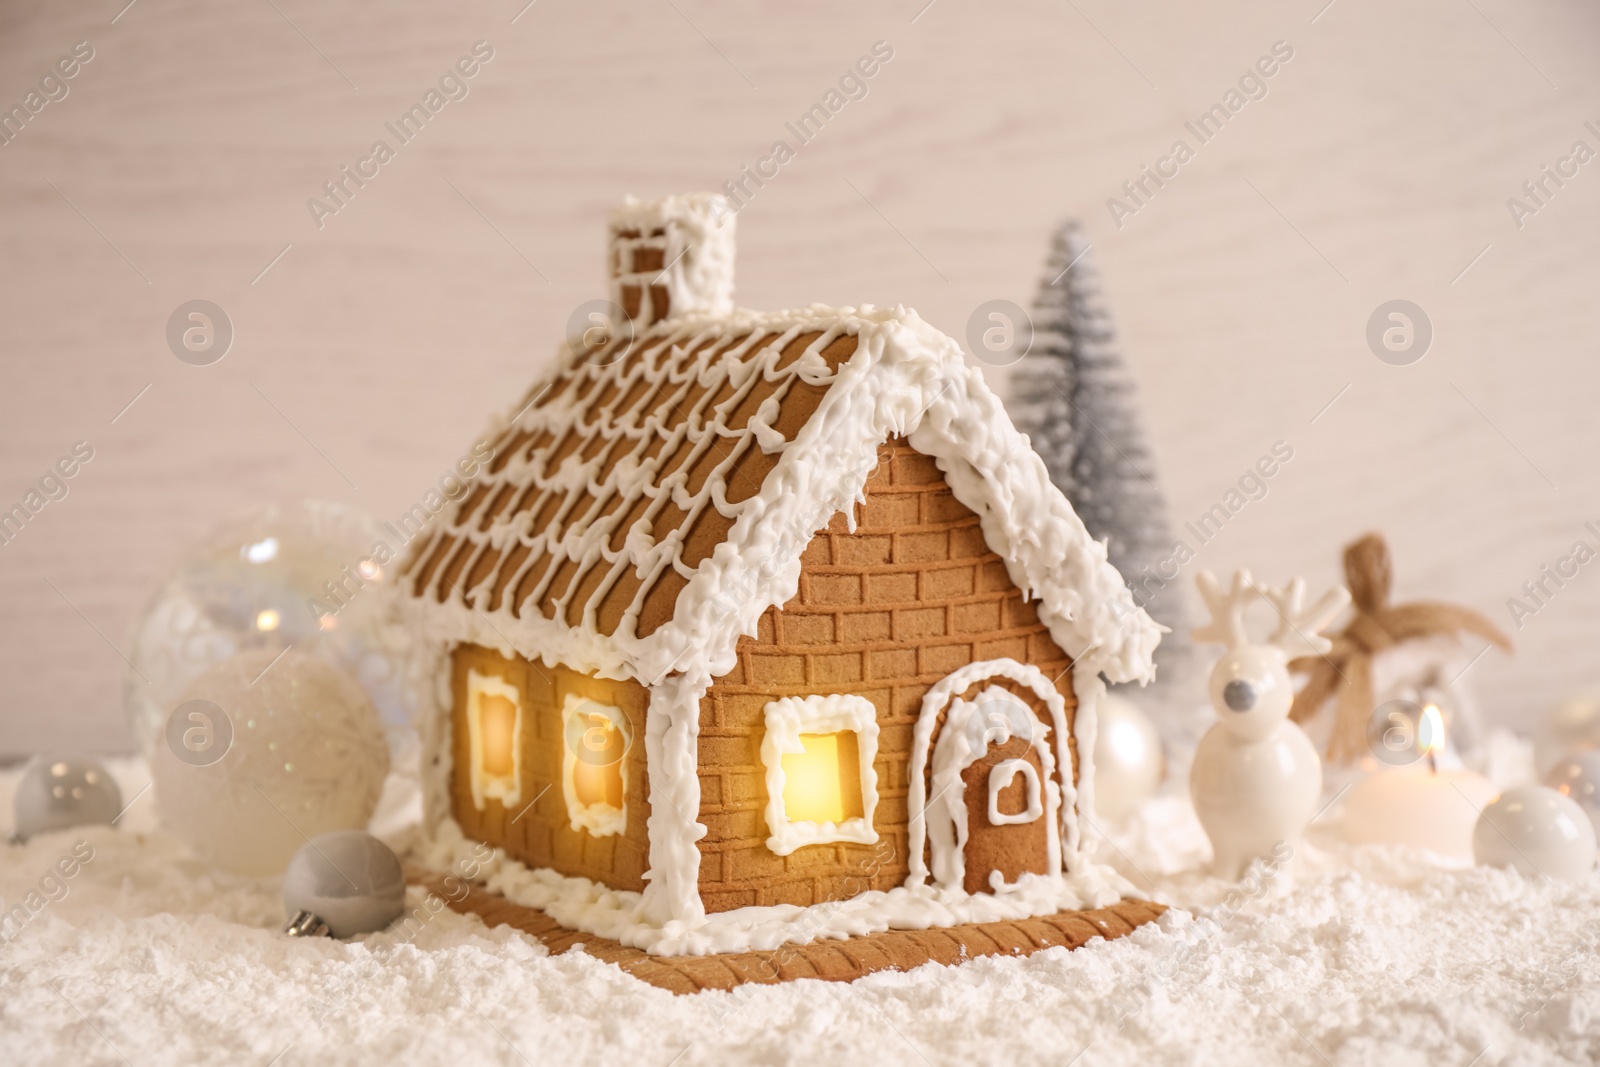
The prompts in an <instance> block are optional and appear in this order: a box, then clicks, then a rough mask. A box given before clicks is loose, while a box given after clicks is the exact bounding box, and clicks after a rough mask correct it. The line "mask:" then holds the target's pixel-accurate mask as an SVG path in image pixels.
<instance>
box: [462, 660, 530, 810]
mask: <svg viewBox="0 0 1600 1067" xmlns="http://www.w3.org/2000/svg"><path fill="white" fill-rule="evenodd" d="M485 696H497V697H504V698H505V699H507V700H509V701H511V708H512V712H511V716H512V718H511V773H510V774H508V775H496V774H490V773H489V772H488V771H486V770H484V766H483V722H482V719H483V708H482V707H481V706H480V701H481V699H482V698H483V697H485ZM464 718H465V719H466V720H467V739H468V750H469V752H470V757H469V758H470V759H471V762H472V774H471V775H470V780H471V784H472V804H473V806H474V807H476V808H477V809H478V810H479V811H482V810H483V809H484V806H485V804H486V803H487V802H488V801H490V800H498V801H499V802H500V803H501V804H502V805H504V806H505V807H508V808H514V807H516V805H517V804H519V803H521V801H522V724H523V710H522V694H521V693H520V692H518V691H517V687H516V686H514V685H512V684H511V683H510V682H508V681H506V680H505V679H504V678H501V677H500V676H499V675H494V674H479V673H478V672H477V671H475V670H469V671H467V714H466V715H465V716H464Z"/></svg>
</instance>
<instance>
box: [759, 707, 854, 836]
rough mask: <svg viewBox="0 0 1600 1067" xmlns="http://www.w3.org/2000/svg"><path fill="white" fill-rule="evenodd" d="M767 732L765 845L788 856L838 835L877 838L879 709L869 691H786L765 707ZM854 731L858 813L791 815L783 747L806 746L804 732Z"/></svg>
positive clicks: (763, 753)
mask: <svg viewBox="0 0 1600 1067" xmlns="http://www.w3.org/2000/svg"><path fill="white" fill-rule="evenodd" d="M764 711H765V715H766V734H765V736H764V737H762V739H761V762H762V764H763V765H765V767H766V768H767V829H768V831H769V832H770V836H769V837H768V838H767V848H769V849H771V850H772V851H773V852H775V853H776V854H778V855H779V856H787V855H789V853H791V852H793V851H794V850H795V849H797V848H804V847H805V846H807V845H822V844H828V843H829V842H834V841H853V842H856V843H857V844H862V845H871V844H876V843H877V840H878V831H877V830H875V829H874V828H873V825H872V819H873V815H874V814H875V813H876V812H877V810H878V772H877V769H876V768H875V767H874V765H873V761H874V760H876V759H877V757H878V712H877V709H876V708H875V707H873V704H872V701H870V700H868V699H867V698H866V697H862V696H855V695H853V694H846V693H833V694H829V695H828V696H808V697H783V698H781V699H779V700H774V701H772V702H771V703H769V704H768V705H767V706H766V708H765V709H764ZM846 731H848V732H853V733H854V734H855V735H856V751H857V753H858V754H859V756H860V766H861V810H862V816H861V817H860V818H854V819H846V820H844V821H843V822H841V823H837V824H836V823H832V822H808V821H805V820H795V819H790V818H789V814H788V812H787V811H785V810H784V804H783V791H784V787H785V785H786V784H787V782H786V779H785V777H784V772H783V756H784V754H785V753H798V752H804V751H805V748H804V746H802V745H801V743H800V735H801V734H831V733H842V732H846Z"/></svg>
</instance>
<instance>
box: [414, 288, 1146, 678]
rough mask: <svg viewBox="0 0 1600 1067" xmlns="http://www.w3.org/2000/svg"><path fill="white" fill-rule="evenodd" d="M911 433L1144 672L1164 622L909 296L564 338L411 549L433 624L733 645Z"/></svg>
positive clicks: (1114, 656) (610, 670)
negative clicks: (622, 335) (898, 305)
mask: <svg viewBox="0 0 1600 1067" xmlns="http://www.w3.org/2000/svg"><path fill="white" fill-rule="evenodd" d="M895 435H901V436H906V437H907V438H908V439H909V441H910V443H911V445H912V446H913V447H915V448H917V449H918V450H919V451H922V452H924V453H925V454H928V455H931V456H933V457H934V459H935V460H936V461H937V462H938V464H939V466H940V468H941V470H943V471H944V472H945V475H946V478H947V480H948V481H949V483H950V486H951V489H952V491H953V492H954V494H955V495H956V497H957V498H958V499H960V500H961V501H962V502H963V503H964V504H966V505H967V506H968V507H971V508H972V509H973V510H974V511H976V512H977V513H978V514H979V515H980V516H981V518H982V523H983V530H984V534H985V538H986V540H987V541H988V542H989V544H990V547H991V548H993V549H994V550H995V551H996V552H998V553H999V554H1000V555H1001V556H1002V557H1003V558H1005V560H1006V562H1007V566H1008V569H1009V570H1010V572H1011V575H1012V579H1013V581H1015V582H1016V583H1017V584H1018V586H1020V587H1021V588H1022V589H1024V590H1025V591H1027V592H1028V593H1029V595H1030V596H1033V597H1035V598H1037V599H1038V601H1039V615H1040V617H1041V618H1042V619H1044V620H1045V622H1046V623H1047V625H1049V626H1050V628H1051V630H1052V634H1053V636H1055V637H1056V639H1057V641H1058V642H1059V643H1060V644H1061V645H1062V647H1063V648H1065V649H1067V650H1068V652H1069V653H1071V654H1073V655H1074V656H1078V657H1082V656H1085V655H1086V654H1087V655H1088V656H1089V657H1090V660H1091V661H1092V663H1093V664H1094V665H1095V666H1096V667H1097V668H1098V669H1101V670H1104V671H1105V672H1106V673H1107V675H1108V677H1110V678H1111V679H1112V680H1114V681H1118V680H1131V679H1135V678H1145V677H1148V675H1149V673H1150V670H1151V665H1150V656H1151V653H1152V651H1153V649H1154V647H1155V644H1156V641H1157V639H1158V635H1159V628H1158V627H1157V626H1156V625H1155V623H1153V622H1152V621H1151V620H1150V619H1149V618H1148V617H1147V616H1145V615H1144V613H1143V612H1142V611H1140V610H1139V609H1138V608H1137V607H1136V606H1134V604H1133V602H1132V598H1131V596H1130V595H1129V593H1128V591H1127V589H1126V588H1125V586H1124V585H1123V583H1122V580H1121V578H1120V576H1118V574H1117V573H1116V571H1115V570H1114V569H1113V568H1112V567H1111V566H1110V565H1109V564H1108V563H1107V562H1106V558H1105V547H1104V546H1103V545H1102V544H1100V543H1098V542H1095V541H1093V540H1092V539H1090V538H1089V536H1088V534H1087V533H1086V532H1085V531H1084V529H1083V525H1082V523H1081V522H1079V521H1078V519H1077V517H1076V516H1075V515H1074V514H1073V512H1072V509H1071V506H1070V505H1069V504H1068V503H1067V501H1066V499H1065V498H1064V497H1063V496H1062V495H1061V493H1060V492H1059V491H1058V490H1056V489H1055V488H1054V487H1053V486H1052V485H1051V484H1050V482H1049V478H1048V476H1047V475H1046V473H1045V468H1044V464H1043V463H1042V461H1041V460H1040V459H1039V458H1038V457H1037V456H1036V455H1035V454H1034V453H1033V451H1032V449H1031V448H1030V447H1029V446H1028V443H1027V439H1026V438H1025V437H1024V436H1022V435H1021V434H1020V433H1018V432H1017V431H1016V430H1015V429H1014V428H1013V427H1012V425H1011V422H1010V420H1009V419H1008V418H1007V416H1006V415H1005V412H1004V411H1003V409H1002V408H1001V406H1000V404H999V401H998V400H997V399H996V398H995V396H994V395H993V393H992V392H990V390H989V389H988V387H987V386H986V385H985V384H984V381H983V378H982V376H981V375H980V374H979V373H978V372H977V371H976V370H973V369H971V368H968V367H967V366H966V365H965V363H964V362H963V359H962V355H961V352H960V349H959V347H958V346H957V345H956V344H955V342H954V341H952V340H950V339H949V338H947V337H945V336H944V335H943V334H941V333H939V332H938V331H936V330H934V329H933V328H932V327H930V326H928V325H927V324H926V323H924V322H923V321H922V320H921V319H920V318H918V317H917V315H916V313H915V312H912V311H908V310H905V309H894V310H883V309H874V308H871V307H862V308H855V309H852V308H844V309H832V308H825V307H821V306H814V307H811V308H807V309H804V310H799V311H788V312H778V313H772V314H757V313H753V312H743V311H741V312H734V313H732V314H728V315H714V314H690V315H685V316H682V317H677V318H669V319H667V320H664V321H662V322H659V323H656V324H655V325H653V326H651V327H649V328H648V329H647V330H645V331H643V332H642V333H641V334H640V336H638V337H637V338H636V339H634V340H633V341H632V342H631V344H629V343H628V342H627V341H626V340H624V339H618V340H616V341H614V342H613V343H612V344H610V345H607V346H606V347H603V348H601V349H599V350H598V351H596V352H593V353H585V352H584V351H582V350H581V349H575V348H574V346H572V345H571V344H569V345H568V346H566V348H565V350H564V351H563V354H562V356H561V361H560V366H559V369H558V370H557V371H556V373H555V375H554V376H553V377H552V378H551V379H550V380H549V381H547V382H545V383H543V384H541V385H540V386H538V387H537V388H535V389H534V390H533V391H532V392H531V393H530V394H529V395H528V396H527V397H525V398H523V399H522V400H521V401H520V402H519V403H518V404H517V405H516V406H515V407H514V408H513V409H512V412H511V414H510V415H509V416H508V417H506V418H504V419H502V420H499V421H497V423H496V424H495V425H494V426H493V427H492V428H491V434H490V438H491V440H493V442H494V448H495V452H494V458H493V460H492V461H491V462H490V463H489V464H488V467H487V469H486V470H485V471H483V472H482V473H481V474H480V475H479V476H478V478H477V479H476V481H475V482H474V483H473V484H472V486H471V488H470V491H469V492H467V493H466V494H465V495H464V496H463V497H461V498H460V499H459V500H458V501H457V502H456V503H455V504H452V505H450V506H448V507H447V509H446V510H445V512H443V513H442V514H441V515H440V517H439V519H438V520H436V522H435V525H434V528H433V529H432V530H431V532H430V533H429V534H428V535H427V537H426V538H425V539H423V540H422V541H420V542H419V547H418V548H417V549H416V551H415V552H414V553H413V554H412V555H411V556H410V557H409V559H408V560H407V562H406V564H405V565H404V567H403V574H404V583H403V584H404V588H405V589H406V590H407V592H409V593H410V594H412V595H413V596H415V597H416V598H418V600H419V601H421V602H422V603H423V604H425V605H430V607H429V608H428V609H427V610H426V611H425V612H424V616H425V618H426V619H427V620H430V621H429V622H428V625H429V628H430V629H433V630H435V631H436V632H437V633H438V635H439V636H440V637H442V638H445V639H448V640H471V641H475V642H478V643H483V644H487V645H489V646H491V647H499V648H502V649H503V650H506V651H515V652H518V653H520V654H522V655H526V656H530V657H531V656H542V657H543V658H544V659H546V660H547V661H549V662H560V663H564V664H566V665H567V666H570V667H573V668H574V669H578V670H590V671H598V672H600V673H602V674H605V675H607V676H611V677H633V678H637V679H639V680H641V681H644V682H646V683H652V682H655V681H658V680H660V679H661V678H662V677H664V676H666V675H667V674H670V673H674V672H687V673H700V672H706V671H708V672H709V673H710V674H712V675H716V674H721V673H725V672H726V671H727V670H729V669H731V668H732V666H733V662H734V660H733V655H734V648H735V645H736V644H737V640H738V637H739V635H740V634H742V633H751V634H753V633H754V632H755V627H756V621H757V619H759V617H760V615H761V614H762V612H763V611H765V610H766V608H768V607H770V606H773V605H781V604H783V603H785V602H787V601H788V600H789V599H790V598H791V597H792V596H793V595H794V593H795V590H796V588H797V586H798V581H799V571H800V555H801V553H802V552H803V550H804V549H805V546H806V544H807V543H808V542H809V540H810V538H811V536H812V535H813V534H814V533H815V531H817V530H819V529H821V528H823V527H824V526H826V525H827V524H828V521H829V520H830V519H831V517H832V516H833V515H834V514H835V513H837V512H839V511H841V510H845V509H846V508H848V507H849V506H850V504H851V503H852V502H853V501H854V500H857V499H860V498H861V495H862V492H863V487H864V485H865V482H866V480H867V477H868V475H869V474H870V473H871V467H872V465H873V463H874V462H875V460H876V455H877V448H878V446H879V445H880V444H882V443H883V442H884V441H885V440H887V439H888V438H889V437H891V436H895Z"/></svg>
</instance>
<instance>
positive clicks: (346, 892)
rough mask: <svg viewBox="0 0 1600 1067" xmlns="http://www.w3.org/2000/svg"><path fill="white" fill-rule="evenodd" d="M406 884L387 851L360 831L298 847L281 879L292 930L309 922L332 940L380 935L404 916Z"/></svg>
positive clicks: (339, 833)
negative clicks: (316, 922) (315, 923)
mask: <svg viewBox="0 0 1600 1067" xmlns="http://www.w3.org/2000/svg"><path fill="white" fill-rule="evenodd" d="M405 902H406V880H405V875H404V873H403V872H402V871H401V870H400V861H399V860H398V859H397V858H395V854H394V853H393V852H392V851H390V849H389V846H388V845H385V844H384V843H383V842H382V841H379V840H378V839H377V838H376V837H373V836H372V835H371V834H369V833H366V832H365V831H362V830H336V831H334V832H333V833H331V834H323V835H321V836H320V837H314V838H312V839H311V840H310V841H308V842H306V843H305V844H304V845H302V846H301V847H300V851H299V852H296V853H295V854H294V858H293V859H291V860H290V861H289V869H288V870H287V871H285V872H284V874H283V906H284V908H285V909H286V910H287V911H288V913H289V918H290V920H291V922H292V924H293V925H297V926H300V927H301V928H302V930H303V929H305V927H306V925H307V924H306V923H305V921H304V920H303V919H302V915H308V916H314V917H315V918H316V919H318V920H321V922H322V923H323V924H325V925H326V926H327V928H328V933H329V934H332V935H333V936H334V937H353V936H355V935H356V934H366V933H371V932H372V931H374V930H382V929H383V928H384V927H386V926H388V925H389V924H390V923H392V922H394V921H395V920H396V919H398V918H399V917H400V915H401V913H402V912H404V911H405Z"/></svg>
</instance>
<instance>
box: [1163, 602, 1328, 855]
mask: <svg viewBox="0 0 1600 1067" xmlns="http://www.w3.org/2000/svg"><path fill="white" fill-rule="evenodd" d="M1198 584H1199V586H1200V595H1201V596H1202V597H1203V598H1204V600H1205V603H1206V607H1207V608H1208V609H1209V610H1210V612H1211V621H1210V622H1209V623H1207V624H1206V625H1205V626H1201V627H1197V628H1196V629H1195V631H1194V639H1195V641H1197V642H1200V641H1212V642H1216V643H1218V644H1221V645H1224V646H1225V647H1226V651H1225V652H1224V653H1223V655H1222V658H1221V659H1220V660H1218V661H1217V665H1216V666H1215V667H1214V668H1213V669H1212V671H1211V683H1210V691H1211V703H1212V706H1213V707H1214V708H1215V709H1216V712H1217V718H1218V721H1217V723H1216V725H1214V726H1213V727H1211V729H1210V730H1209V731H1207V733H1206V735H1205V736H1204V737H1202V738H1201V739H1200V744H1199V746H1198V747H1197V748H1196V749H1195V754H1194V766H1193V767H1192V768H1191V769H1190V771H1189V792H1190V795H1191V797H1192V798H1193V800H1194V808H1195V813H1196V814H1197V815H1198V816H1199V817H1200V824H1201V825H1202V826H1203V827H1205V831H1206V836H1208V837H1209V838H1211V850H1212V854H1213V857H1214V859H1213V868H1214V870H1215V872H1216V873H1217V874H1218V875H1220V876H1222V877H1225V878H1238V877H1240V876H1241V875H1243V874H1244V872H1245V870H1246V868H1248V867H1249V865H1250V863H1251V861H1252V860H1255V859H1258V858H1260V859H1267V858H1269V857H1270V858H1280V859H1281V857H1279V856H1278V850H1279V849H1280V848H1281V847H1282V846H1283V845H1285V844H1287V843H1288V842H1290V841H1292V840H1293V839H1294V838H1295V837H1297V836H1299V834H1300V832H1301V831H1302V830H1304V829H1305V827H1306V824H1307V823H1308V822H1310V821H1311V818H1312V816H1313V815H1314V814H1315V812H1316V804H1317V801H1318V799H1320V797H1321V794H1322V761H1321V760H1320V759H1318V758H1317V750H1316V748H1315V746H1313V745H1312V744H1311V740H1310V739H1309V738H1308V737H1306V735H1305V732H1304V731H1302V730H1301V729H1300V727H1298V726H1296V725H1295V724H1294V723H1292V722H1290V721H1289V707H1290V705H1291V704H1292V703H1293V701H1294V687H1293V685H1292V683H1291V682H1290V680H1289V660H1290V659H1291V658H1293V657H1296V656H1302V655H1306V654H1312V655H1320V654H1323V653H1326V652H1327V651H1328V650H1329V649H1330V648H1331V647H1332V644H1331V642H1329V641H1328V639H1327V638H1325V637H1323V636H1321V634H1320V633H1319V631H1320V630H1321V629H1322V628H1323V627H1324V626H1327V625H1328V623H1330V622H1331V621H1332V620H1333V617H1334V616H1335V615H1337V614H1339V612H1341V611H1343V610H1344V607H1345V605H1346V604H1348V603H1349V602H1350V594H1349V592H1348V591H1347V590H1346V589H1345V588H1344V587H1343V586H1335V587H1334V588H1332V589H1330V590H1329V591H1328V592H1327V593H1325V594H1324V595H1323V596H1322V598H1321V599H1320V600H1318V601H1317V602H1316V603H1315V604H1313V605H1312V606H1311V607H1309V608H1307V607H1305V593H1306V584H1305V581H1304V580H1302V579H1300V578H1296V579H1294V580H1293V581H1291V582H1290V583H1289V584H1288V585H1286V586H1284V587H1283V588H1282V589H1278V590H1274V589H1262V588H1259V587H1257V586H1256V584H1255V582H1254V581H1253V580H1251V577H1250V572H1249V571H1245V570H1241V571H1238V572H1237V573H1236V574H1234V576H1233V584H1232V586H1230V587H1229V588H1228V589H1223V588H1222V586H1221V585H1220V584H1219V583H1218V581H1217V578H1216V575H1214V574H1212V573H1211V572H1210V571H1205V572H1203V573H1202V574H1201V575H1200V576H1199V578H1198ZM1257 601H1265V602H1267V603H1269V604H1271V605H1272V607H1273V608H1275V609H1276V610H1277V613H1278V620H1279V621H1278V627H1277V629H1276V630H1275V631H1274V632H1273V634H1272V636H1271V637H1270V638H1268V639H1267V640H1266V641H1265V642H1260V641H1254V640H1252V639H1251V637H1250V635H1249V633H1248V631H1247V630H1246V627H1245V612H1246V609H1247V608H1248V607H1249V606H1250V605H1251V604H1252V603H1255V602H1257Z"/></svg>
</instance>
